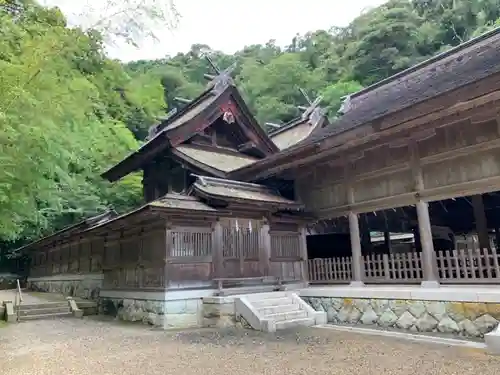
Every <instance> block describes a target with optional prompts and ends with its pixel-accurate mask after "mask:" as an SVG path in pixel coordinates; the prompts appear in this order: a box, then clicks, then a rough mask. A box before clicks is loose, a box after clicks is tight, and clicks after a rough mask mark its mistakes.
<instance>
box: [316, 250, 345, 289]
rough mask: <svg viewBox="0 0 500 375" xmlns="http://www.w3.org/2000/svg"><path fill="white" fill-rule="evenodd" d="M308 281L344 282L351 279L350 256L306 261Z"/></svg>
mask: <svg viewBox="0 0 500 375" xmlns="http://www.w3.org/2000/svg"><path fill="white" fill-rule="evenodd" d="M307 263H308V272H309V282H310V283H319V284H321V283H334V284H335V283H338V284H345V283H349V282H350V281H351V280H352V258H351V257H340V258H327V259H322V258H316V259H310V260H309V261H308V262H307Z"/></svg>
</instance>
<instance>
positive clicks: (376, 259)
mask: <svg viewBox="0 0 500 375" xmlns="http://www.w3.org/2000/svg"><path fill="white" fill-rule="evenodd" d="M363 261H364V262H363V270H364V281H365V282H372V283H386V282H389V283H390V282H401V283H407V282H419V281H422V279H423V271H422V260H421V253H404V254H390V255H389V254H371V255H366V256H364V257H363Z"/></svg>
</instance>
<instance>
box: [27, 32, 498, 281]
mask: <svg viewBox="0 0 500 375" xmlns="http://www.w3.org/2000/svg"><path fill="white" fill-rule="evenodd" d="M499 47H500V31H499V30H494V31H492V32H489V33H487V34H484V35H482V36H480V37H478V38H476V39H474V40H471V41H469V42H466V43H464V44H462V45H460V46H458V47H456V48H453V49H451V50H449V51H447V52H445V53H443V54H441V55H438V56H436V57H433V58H431V59H429V60H427V61H425V62H423V63H420V64H418V65H416V66H414V67H412V68H410V69H408V70H406V71H403V72H401V73H399V74H397V75H395V76H393V77H390V78H388V79H386V80H383V81H381V82H379V83H377V84H375V85H373V86H370V87H367V88H365V89H363V90H361V91H359V92H357V93H354V94H352V95H350V96H348V97H347V98H346V100H345V102H344V104H343V107H342V110H341V113H340V114H339V117H338V118H337V119H336V120H334V121H332V122H331V123H330V122H329V121H328V120H327V118H326V116H325V115H324V113H323V111H322V109H321V108H320V107H319V102H320V100H319V99H318V100H316V101H314V102H311V101H309V105H308V107H307V108H304V111H303V113H302V115H301V116H300V117H299V118H297V119H296V120H294V121H291V122H290V123H289V124H287V125H286V126H284V127H282V128H280V129H277V130H276V131H273V132H271V133H270V134H266V133H265V132H264V131H263V128H262V127H261V126H260V125H259V124H258V123H257V122H256V120H255V118H254V117H253V116H252V114H251V111H250V110H249V109H248V107H247V106H246V104H245V102H244V100H243V99H242V97H241V95H240V93H239V91H238V89H237V88H236V86H235V85H234V82H233V80H232V79H231V76H230V73H231V68H228V69H226V70H224V71H219V70H217V71H216V75H215V76H210V77H209V78H210V82H209V84H208V86H207V88H206V90H205V91H204V92H203V93H201V94H200V95H199V96H198V97H197V98H195V99H194V100H182V99H181V100H180V101H181V102H183V103H184V104H185V105H184V107H182V108H180V109H179V110H177V111H173V112H171V113H170V114H169V115H168V116H167V118H166V119H164V120H162V121H161V123H159V124H158V125H157V126H155V127H153V128H152V129H151V131H150V136H149V138H148V140H147V142H146V143H145V144H144V145H143V146H142V147H141V148H140V149H139V150H137V151H135V152H133V153H132V154H130V155H129V156H127V157H126V158H125V159H124V160H122V161H121V162H119V163H118V164H117V165H115V166H113V167H112V168H110V169H109V170H107V171H106V172H104V173H103V175H102V176H103V177H104V178H106V179H108V180H109V181H111V182H113V181H116V180H119V179H120V178H122V177H124V176H126V175H128V174H130V173H133V172H136V171H142V172H143V186H144V199H145V203H146V204H145V206H143V207H142V208H140V209H138V210H136V211H134V212H133V213H129V214H127V215H122V216H119V217H115V218H113V219H110V220H108V221H106V222H103V223H100V224H99V225H95V226H93V227H90V228H84V229H82V230H75V229H69V230H67V231H64V230H63V231H62V232H59V233H56V234H55V235H53V236H51V237H48V238H46V239H43V240H41V241H38V242H35V243H33V244H30V245H28V246H27V247H26V248H25V250H29V251H30V252H31V254H32V255H33V263H32V272H31V276H30V277H31V278H32V279H33V280H35V279H36V278H37V277H38V276H37V277H35V275H37V274H38V275H42V274H43V275H45V276H43V277H42V276H39V277H38V278H39V279H40V280H47V275H48V276H50V277H52V276H53V275H54V274H56V273H57V274H59V275H63V274H66V273H67V272H69V273H82V272H87V269H85V270H84V271H82V270H80V268H79V267H80V265H81V264H93V262H94V259H97V260H95V271H94V268H91V269H90V268H89V270H90V271H89V272H90V273H94V272H96V273H103V272H104V274H105V275H106V276H105V277H104V284H103V288H111V289H113V288H115V289H120V288H125V289H126V288H130V286H129V285H130V283H135V284H134V285H136V286H137V285H139V288H145V287H146V285H147V284H148V282H147V281H146V275H147V274H148V273H147V272H145V270H146V269H147V268H148V267H146V266H145V264H146V263H145V262H146V259H150V261H152V262H153V263H152V264H155V266H156V267H159V269H160V270H158V271H157V273H158V272H159V273H161V272H162V271H161V270H165V273H164V274H163V277H164V279H163V281H162V283H163V284H161V285H163V286H164V287H165V288H172V287H174V286H175V287H177V288H182V287H185V286H186V287H190V288H191V287H195V286H200V287H203V288H209V284H210V285H212V286H213V285H214V280H216V279H221V278H222V279H224V278H246V277H255V278H261V277H275V278H281V279H283V280H296V281H310V282H317V283H353V285H363V283H402V284H407V283H419V284H420V283H422V285H425V286H438V285H439V284H440V283H500V267H499V259H498V256H497V253H496V248H495V246H492V245H491V244H490V242H489V241H488V238H489V234H490V233H489V232H491V231H492V229H491V228H495V227H497V226H498V225H497V223H500V221H499V220H492V219H491V218H492V217H494V215H493V216H492V214H491V212H495V210H496V206H493V203H490V202H494V201H495V200H493V199H490V196H492V194H494V193H495V192H496V191H497V190H500V189H499V187H500V126H499V122H498V121H499V120H498V119H499V118H500V113H499V109H498V108H500V107H499V106H498V104H499V100H500V65H499V64H498V61H499V58H500V48H499ZM465 198H467V199H469V200H470V201H471V202H473V206H474V209H473V210H471V211H473V214H474V217H472V218H469V219H467V220H470V221H471V222H474V225H461V227H462V228H467V230H470V229H471V228H472V229H473V230H475V231H476V232H477V234H478V235H479V237H480V239H481V242H480V246H479V247H478V248H473V249H471V248H466V249H458V248H452V249H448V248H446V249H443V248H439V247H438V246H439V245H436V243H435V241H434V238H433V229H432V228H433V227H435V226H436V225H438V226H443V225H445V226H446V225H447V224H446V220H447V219H446V218H447V216H448V217H449V216H457V215H461V212H462V211H463V210H462V209H460V208H454V207H459V206H457V205H456V204H455V203H454V202H456V201H460V200H461V199H465ZM442 202H446V203H442ZM405 207H406V208H405ZM408 207H409V209H408ZM429 207H431V208H432V207H438V208H439V207H444V209H443V210H442V211H443V212H444V213H443V212H441V213H439V214H436V212H437V210H436V209H435V208H434V209H432V210H429ZM405 210H406V211H405ZM448 211H450V212H456V214H454V215H450V214H448V215H445V213H448ZM404 212H410V213H411V215H413V217H412V222H414V225H415V226H416V231H415V234H416V237H417V238H416V239H415V243H416V244H418V246H413V247H412V248H411V249H410V250H409V251H407V252H405V253H397V254H395V253H393V252H391V251H388V252H385V253H377V254H371V253H370V252H366V251H362V237H363V236H362V234H363V230H362V229H363V225H360V219H359V218H360V217H362V218H363V221H366V223H367V225H368V227H371V229H372V230H379V231H386V232H390V231H391V230H392V231H398V230H401V225H400V224H401V223H402V222H404V220H401V216H400V215H404ZM377 213H378V214H377ZM382 213H383V214H382ZM381 214H382V215H381ZM381 217H383V218H384V220H383V221H382V220H381V219H380V218H381ZM499 217H500V216H499ZM321 221H333V222H335V221H336V222H338V223H342V222H345V223H346V224H347V225H346V229H347V233H349V241H348V242H349V244H348V245H349V246H348V252H347V253H346V254H343V255H342V256H341V257H339V256H336V254H339V249H337V248H336V246H339V245H338V244H337V245H336V244H335V242H332V245H331V250H330V253H331V256H330V257H329V258H322V259H311V260H307V249H306V227H307V226H308V225H310V224H312V223H314V222H321ZM432 221H435V223H432ZM437 221H439V223H438V222H437ZM441 221H444V223H443V222H441ZM462 221H463V220H462ZM459 222H460V220H455V224H456V223H459ZM132 223H136V224H132ZM455 224H453V225H455ZM453 225H452V224H450V226H453ZM457 225H458V224H457ZM68 231H69V232H68ZM221 233H222V236H221ZM221 238H222V241H221ZM94 241H95V243H101V245H99V246H97V245H92V246H91V247H92V249H95V250H89V249H88V248H86V246H88V245H83V244H85V243H87V244H88V243H94ZM99 241H101V242H99ZM155 241H157V244H156V245H154V246H152V245H149V244H151V243H154V242H155ZM125 243H126V244H127V245H125ZM117 244H118V245H117ZM201 244H203V245H201ZM96 246H97V247H96ZM200 246H201V247H200ZM84 248H86V249H87V250H82V249H84ZM116 248H119V249H120V250H119V251H118V250H116ZM202 248H203V249H202ZM97 249H101V250H97ZM108 249H115V250H109V254H120V255H119V258H116V259H115V258H112V259H113V261H112V263H113V265H110V264H109V263H108V260H107V259H108V255H107V252H108ZM125 249H130V250H125ZM153 249H155V250H153ZM180 249H183V250H180ZM208 249H210V250H208ZM152 251H154V254H153V253H148V252H152ZM94 252H95V254H98V252H99V254H100V255H95V258H94V256H93V255H88V254H94ZM76 254H80V255H78V256H77V255H76ZM82 254H85V255H82ZM148 254H149V255H148ZM179 254H180V255H179ZM182 254H184V255H182ZM193 254H194V255H193ZM81 256H83V257H84V258H85V259H84V260H82V261H78V262H76V261H74V260H75V259H77V258H78V257H81ZM109 256H111V255H109ZM114 256H115V255H113V257H114ZM89 257H90V258H89ZM127 257H131V258H133V259H132V260H130V261H129V260H128V258H127ZM70 259H72V261H70ZM78 259H79V258H78ZM88 259H92V261H90V262H89V261H88ZM99 259H102V260H101V261H99ZM109 259H111V258H109ZM160 260H161V262H163V263H162V264H164V266H163V265H160V264H159V263H161V262H160ZM202 260H203V261H202ZM99 262H101V263H99ZM134 262H135V263H134ZM69 264H71V268H68V267H70V266H69ZM99 264H101V265H99ZM125 264H130V265H131V266H130V267H129V266H125ZM92 267H94V266H92ZM134 267H135V268H134ZM106 269H107V271H106ZM111 269H113V270H114V271H113V272H111V271H110V270H111ZM118 269H119V270H120V272H118V271H117V270H118ZM68 270H70V271H68ZM101 270H103V271H101ZM132 270H135V271H134V272H135V273H133V272H132ZM143 271H144V272H143ZM141 272H142V273H141ZM111 275H114V276H111ZM118 275H119V276H118ZM124 275H127V276H124ZM132 275H135V276H132ZM138 275H142V276H138ZM141 277H143V278H144V279H141V280H142V281H139V279H140V278H141ZM59 279H61V276H59ZM133 280H135V281H133ZM44 282H45V281H44ZM158 283H159V281H158ZM44 285H45V284H44Z"/></svg>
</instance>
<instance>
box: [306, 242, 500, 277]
mask: <svg viewBox="0 0 500 375" xmlns="http://www.w3.org/2000/svg"><path fill="white" fill-rule="evenodd" d="M348 259H349V261H348V263H349V274H348V275H349V276H348V278H347V277H346V276H345V272H344V271H343V268H342V267H341V266H340V265H342V264H344V263H345V258H330V259H312V260H309V262H308V264H309V279H310V282H312V283H325V284H326V283H339V282H346V281H350V279H351V274H350V269H351V268H350V267H351V259H350V258H348ZM435 260H436V263H435V264H436V269H437V273H438V278H439V281H440V282H442V283H445V284H446V283H448V284H460V283H463V284H466V283H469V284H474V283H476V284H488V283H492V284H500V259H499V254H498V253H497V251H496V249H494V248H492V249H459V250H442V251H437V252H436V258H435ZM362 265H363V271H362V275H363V281H364V282H365V283H381V284H382V283H388V284H389V283H400V284H411V283H419V282H421V281H422V280H423V276H424V275H423V265H422V253H417V252H412V253H400V254H370V255H366V256H364V257H363V264H362Z"/></svg>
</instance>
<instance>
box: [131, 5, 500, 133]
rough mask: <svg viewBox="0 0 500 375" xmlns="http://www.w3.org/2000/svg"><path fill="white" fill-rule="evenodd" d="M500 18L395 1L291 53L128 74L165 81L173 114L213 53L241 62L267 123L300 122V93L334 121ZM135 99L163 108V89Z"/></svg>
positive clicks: (491, 8) (263, 50) (152, 65)
mask: <svg viewBox="0 0 500 375" xmlns="http://www.w3.org/2000/svg"><path fill="white" fill-rule="evenodd" d="M499 17H500V0H391V1H388V2H387V3H386V4H384V5H382V6H380V7H377V8H374V9H372V10H370V11H368V12H366V13H364V14H362V15H361V16H359V17H358V18H356V19H355V20H353V22H351V24H350V25H348V26H347V27H345V28H338V27H334V28H332V29H331V30H318V31H313V32H310V33H307V34H305V35H297V36H296V37H294V38H293V40H292V41H291V43H290V45H289V46H287V47H285V48H281V47H278V46H276V44H275V43H274V41H272V40H271V41H269V42H268V43H266V44H264V45H252V46H247V47H244V48H243V49H242V50H241V51H239V52H236V53H235V54H234V55H224V54H222V53H220V52H217V51H212V50H211V49H210V47H209V46H206V45H194V46H193V47H192V49H191V51H189V52H187V53H180V54H178V55H176V56H173V57H171V58H167V59H162V60H156V61H140V62H134V63H131V64H129V65H128V69H129V70H132V71H133V72H134V75H133V78H132V80H133V81H136V83H134V84H132V85H139V86H140V85H141V84H142V83H141V82H148V85H149V82H156V81H157V80H158V78H159V77H161V78H160V79H161V80H162V82H164V85H163V86H164V98H165V99H166V102H167V106H168V107H171V106H173V105H175V103H174V102H173V100H172V99H173V98H174V97H175V96H184V97H186V96H187V97H191V98H192V97H194V96H195V95H196V94H197V93H199V92H200V90H201V87H203V85H204V84H205V83H206V81H205V80H204V79H203V74H204V73H207V72H209V71H210V68H209V66H208V64H207V62H206V61H205V60H204V58H203V55H204V54H209V55H210V56H211V57H212V59H213V60H215V61H216V62H217V64H218V65H219V66H220V67H221V68H225V67H227V66H229V65H230V64H232V63H233V62H237V64H238V65H237V68H236V70H235V71H234V74H233V76H234V78H235V80H236V81H237V83H238V87H239V88H240V90H241V91H242V93H243V95H244V97H245V99H246V100H247V103H248V104H249V106H250V107H251V109H252V110H253V111H254V113H255V115H256V117H257V119H258V120H259V122H260V123H261V124H262V123H264V122H265V121H272V122H275V123H280V122H281V123H284V122H287V121H289V120H290V119H291V118H293V117H294V116H297V115H298V114H299V112H300V111H299V110H298V109H297V106H298V105H305V104H306V103H305V100H304V98H303V97H302V96H301V94H300V92H299V90H298V88H299V87H300V88H303V89H305V90H306V91H307V92H308V93H309V95H310V96H312V97H314V96H315V95H318V94H320V95H322V96H323V105H324V106H325V107H326V109H327V110H328V114H329V116H330V117H332V118H333V117H335V116H336V113H337V110H338V108H339V106H340V103H341V98H342V97H343V96H344V95H346V94H349V93H352V92H354V91H357V90H359V89H360V88H362V87H366V86H368V85H370V84H372V83H374V82H377V81H380V80H382V79H384V78H386V77H388V76H391V75H393V74H395V73H398V72H400V71H402V70H404V69H406V68H408V67H410V66H412V65H415V64H416V63H418V62H421V61H423V60H425V59H428V58H430V57H431V56H433V55H435V54H437V53H439V52H441V51H443V50H446V49H449V48H451V47H453V46H456V45H457V44H459V43H461V42H463V41H466V40H468V39H470V38H472V37H475V36H477V35H479V34H481V33H483V32H485V31H488V30H490V29H492V28H493V27H495V26H499V25H500V18H499ZM151 84H153V85H156V83H151ZM136 92H141V94H140V95H141V96H142V97H143V99H141V103H144V102H146V103H156V104H155V105H156V109H159V108H160V106H159V105H160V103H159V102H158V98H159V95H158V92H159V90H158V87H157V86H156V87H155V89H154V90H137V91H136ZM134 126H135V125H134ZM143 133H144V131H143Z"/></svg>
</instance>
